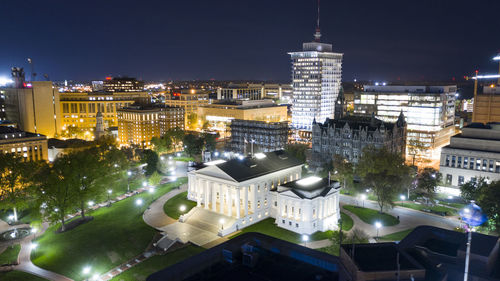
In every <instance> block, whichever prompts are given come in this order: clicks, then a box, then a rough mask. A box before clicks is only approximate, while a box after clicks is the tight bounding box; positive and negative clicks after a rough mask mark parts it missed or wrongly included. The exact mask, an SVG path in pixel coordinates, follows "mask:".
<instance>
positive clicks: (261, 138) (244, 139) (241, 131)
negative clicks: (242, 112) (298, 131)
mask: <svg viewBox="0 0 500 281" xmlns="http://www.w3.org/2000/svg"><path fill="white" fill-rule="evenodd" d="M229 127H230V128H231V142H230V145H229V148H230V149H231V150H233V151H236V152H240V153H243V154H244V155H246V152H247V151H251V150H253V152H268V151H275V150H280V149H284V148H285V145H286V144H287V141H288V135H289V132H290V128H289V127H288V122H265V121H254V120H240V119H234V120H232V121H231V125H230V126H229ZM249 145H250V146H251V147H250V149H249Z"/></svg>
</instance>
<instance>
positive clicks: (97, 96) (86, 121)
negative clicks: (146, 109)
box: [59, 92, 149, 136]
mask: <svg viewBox="0 0 500 281" xmlns="http://www.w3.org/2000/svg"><path fill="white" fill-rule="evenodd" d="M148 101H149V94H148V93H147V92H114V93H106V92H90V93H60V102H59V111H60V112H61V118H60V119H61V121H60V122H61V125H62V129H63V132H64V131H67V130H68V129H69V128H70V127H76V128H80V129H83V130H88V132H89V133H88V135H89V136H90V135H93V134H90V133H91V132H90V131H92V130H93V129H94V128H95V127H96V116H97V113H98V112H101V114H102V119H103V125H104V128H108V127H113V126H118V118H117V110H118V109H120V108H122V107H127V106H129V105H131V104H133V103H134V102H148Z"/></svg>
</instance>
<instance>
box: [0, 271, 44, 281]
mask: <svg viewBox="0 0 500 281" xmlns="http://www.w3.org/2000/svg"><path fill="white" fill-rule="evenodd" d="M0 280H2V281H19V280H23V281H43V280H47V279H44V278H41V277H38V276H36V275H32V274H29V273H26V272H22V271H17V270H13V271H8V272H0Z"/></svg>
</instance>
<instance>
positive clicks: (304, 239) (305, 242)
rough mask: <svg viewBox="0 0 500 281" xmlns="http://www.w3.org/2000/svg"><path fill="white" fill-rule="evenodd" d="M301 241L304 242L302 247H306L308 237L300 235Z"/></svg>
mask: <svg viewBox="0 0 500 281" xmlns="http://www.w3.org/2000/svg"><path fill="white" fill-rule="evenodd" d="M302 241H304V247H307V241H309V235H307V234H304V235H302Z"/></svg>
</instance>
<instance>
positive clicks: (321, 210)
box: [316, 199, 323, 219]
mask: <svg viewBox="0 0 500 281" xmlns="http://www.w3.org/2000/svg"><path fill="white" fill-rule="evenodd" d="M316 216H317V217H318V219H322V218H323V199H319V208H318V212H317V213H316Z"/></svg>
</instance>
